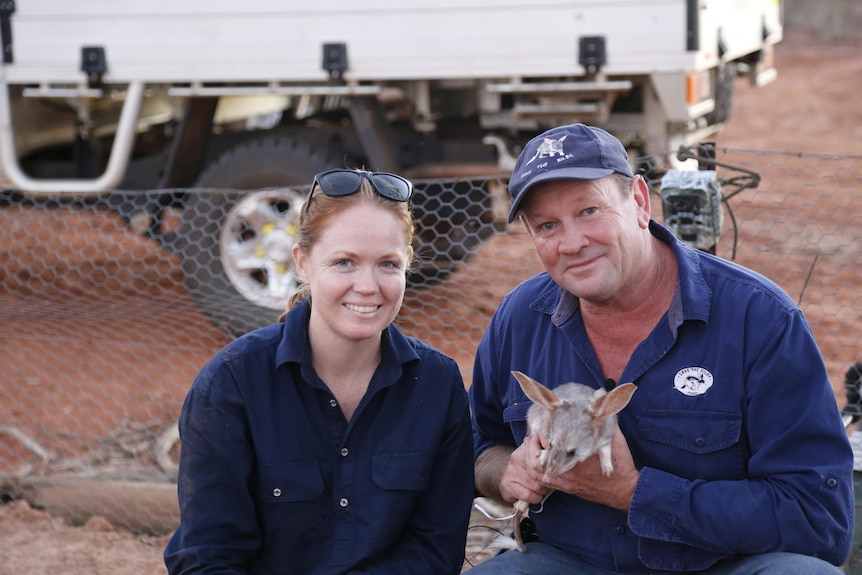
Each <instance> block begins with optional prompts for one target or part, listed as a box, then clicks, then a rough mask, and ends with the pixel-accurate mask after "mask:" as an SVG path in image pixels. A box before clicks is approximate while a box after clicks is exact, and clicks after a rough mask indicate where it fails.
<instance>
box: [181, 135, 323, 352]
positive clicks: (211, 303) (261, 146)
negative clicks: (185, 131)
mask: <svg viewBox="0 0 862 575" xmlns="http://www.w3.org/2000/svg"><path fill="white" fill-rule="evenodd" d="M337 157H338V154H337V152H336V151H335V150H333V149H331V148H329V147H318V146H314V145H311V144H309V143H307V142H302V141H298V140H295V139H291V138H286V137H278V136H268V137H265V138H261V139H258V140H252V141H247V142H244V143H241V144H239V145H237V146H235V147H234V148H232V149H230V150H229V151H227V152H226V153H225V154H223V155H222V156H221V157H220V158H218V159H217V160H216V161H215V162H214V163H213V164H212V165H211V166H209V167H208V168H207V169H206V170H204V172H203V173H202V174H201V176H200V178H199V179H198V181H197V183H196V185H195V187H196V188H198V189H196V190H193V191H190V192H189V193H188V194H187V198H186V202H185V207H184V209H183V216H182V223H181V226H180V230H179V238H180V240H179V241H180V245H181V249H182V255H183V258H182V269H183V272H184V274H185V281H186V285H187V287H188V288H189V291H190V292H191V294H192V296H193V297H194V299H195V301H196V302H197V304H198V306H199V307H200V308H201V310H202V311H203V312H204V313H205V314H206V315H207V316H208V317H209V318H210V320H212V321H213V322H214V323H215V324H216V326H218V328H219V329H221V330H222V331H223V332H225V333H227V334H228V335H230V336H233V337H238V336H240V335H242V334H244V333H247V332H249V331H251V330H253V329H256V328H258V327H262V326H264V325H267V324H270V323H273V322H275V321H276V320H277V318H278V316H279V314H280V313H281V312H282V311H283V310H284V307H285V304H286V303H287V300H288V298H289V297H290V296H291V295H292V294H293V293H294V292H295V291H296V289H297V284H296V279H295V274H294V268H293V258H292V254H291V250H292V248H293V244H294V242H295V234H296V224H297V220H298V213H299V209H300V207H301V205H302V202H303V200H304V199H305V195H306V193H307V187H308V185H309V184H310V183H311V180H312V178H313V177H314V174H316V173H318V172H320V171H323V170H327V169H331V168H332V167H333V166H337V165H338V160H337V159H336V158H337ZM290 185H294V186H296V188H290V187H283V186H290ZM279 186H281V187H279Z"/></svg>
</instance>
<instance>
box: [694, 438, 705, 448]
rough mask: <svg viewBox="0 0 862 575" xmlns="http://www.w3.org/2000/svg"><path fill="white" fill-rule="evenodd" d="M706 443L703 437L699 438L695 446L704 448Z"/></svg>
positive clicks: (695, 441)
mask: <svg viewBox="0 0 862 575" xmlns="http://www.w3.org/2000/svg"><path fill="white" fill-rule="evenodd" d="M705 443H706V440H705V439H704V438H702V437H698V438H697V439H695V440H694V444H695V445H697V446H698V447H703V446H704V444H705Z"/></svg>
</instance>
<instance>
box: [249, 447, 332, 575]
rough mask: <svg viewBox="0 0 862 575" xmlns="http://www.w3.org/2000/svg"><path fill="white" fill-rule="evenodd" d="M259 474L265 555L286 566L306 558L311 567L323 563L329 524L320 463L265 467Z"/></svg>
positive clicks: (268, 465) (279, 464)
mask: <svg viewBox="0 0 862 575" xmlns="http://www.w3.org/2000/svg"><path fill="white" fill-rule="evenodd" d="M259 473H260V482H259V486H258V489H259V491H258V500H259V503H258V510H257V511H258V520H259V521H260V522H261V532H262V533H263V543H264V546H265V547H266V549H267V551H265V553H272V554H273V557H277V558H278V559H277V560H278V561H280V562H282V563H283V564H286V565H289V564H291V561H294V559H292V558H296V557H304V558H305V559H306V560H308V561H310V563H308V564H313V562H314V561H316V560H322V559H323V558H324V557H325V553H324V551H325V550H324V549H322V547H321V541H322V540H323V537H324V528H325V525H326V524H327V523H328V522H327V521H323V517H324V516H325V515H326V511H325V506H324V498H323V494H324V483H323V475H322V474H321V472H320V465H319V464H318V463H317V462H316V461H297V462H290V463H276V464H261V465H260V467H259ZM297 526H301V528H297ZM285 562H286V563H285ZM294 562H295V561H294Z"/></svg>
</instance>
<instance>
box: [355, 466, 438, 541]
mask: <svg viewBox="0 0 862 575" xmlns="http://www.w3.org/2000/svg"><path fill="white" fill-rule="evenodd" d="M433 467H434V454H433V453H430V452H409V453H380V454H378V455H375V456H374V457H373V458H372V461H371V478H372V480H373V482H374V485H375V490H374V494H373V497H372V501H373V505H372V506H371V507H370V509H369V515H370V519H371V521H372V522H373V524H374V526H375V529H376V530H377V540H378V541H395V540H397V539H398V537H399V534H400V533H401V531H402V530H403V529H404V526H405V525H407V524H408V523H409V522H410V516H411V514H412V513H413V511H414V509H415V506H416V505H417V504H418V502H419V500H420V499H421V498H422V497H423V496H424V492H425V491H426V490H427V489H428V488H429V487H430V485H431V474H432V472H433Z"/></svg>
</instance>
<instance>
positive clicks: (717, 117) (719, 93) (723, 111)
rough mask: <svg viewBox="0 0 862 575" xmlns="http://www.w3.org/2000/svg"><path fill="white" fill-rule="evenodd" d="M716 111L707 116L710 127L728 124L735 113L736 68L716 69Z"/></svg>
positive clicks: (722, 67) (726, 66)
mask: <svg viewBox="0 0 862 575" xmlns="http://www.w3.org/2000/svg"><path fill="white" fill-rule="evenodd" d="M714 81H715V109H714V110H713V111H712V112H710V113H709V114H707V115H706V121H707V123H708V124H709V125H713V124H718V123H721V122H726V121H727V119H728V118H730V114H731V112H732V111H733V91H734V88H735V81H736V66H735V65H734V64H723V65H720V66H718V67H717V68H716V69H715V78H714Z"/></svg>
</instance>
